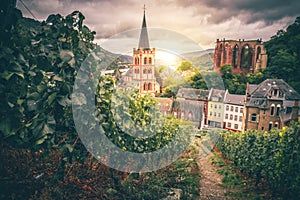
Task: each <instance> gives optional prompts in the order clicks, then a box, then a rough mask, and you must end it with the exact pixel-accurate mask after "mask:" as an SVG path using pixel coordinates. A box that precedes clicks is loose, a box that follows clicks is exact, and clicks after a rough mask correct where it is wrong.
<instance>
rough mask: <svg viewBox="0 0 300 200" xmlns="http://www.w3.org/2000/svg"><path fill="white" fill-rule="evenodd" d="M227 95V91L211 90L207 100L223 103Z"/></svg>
mask: <svg viewBox="0 0 300 200" xmlns="http://www.w3.org/2000/svg"><path fill="white" fill-rule="evenodd" d="M226 94H227V90H218V89H213V88H212V89H211V90H210V93H209V96H208V100H209V101H215V102H224V100H225V96H226Z"/></svg>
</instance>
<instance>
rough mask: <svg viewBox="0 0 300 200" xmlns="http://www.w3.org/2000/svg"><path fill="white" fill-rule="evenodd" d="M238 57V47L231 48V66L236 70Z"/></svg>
mask: <svg viewBox="0 0 300 200" xmlns="http://www.w3.org/2000/svg"><path fill="white" fill-rule="evenodd" d="M238 57H239V46H238V45H237V44H236V45H235V46H234V48H233V53H232V66H233V67H234V68H237V66H238Z"/></svg>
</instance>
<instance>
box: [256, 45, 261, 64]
mask: <svg viewBox="0 0 300 200" xmlns="http://www.w3.org/2000/svg"><path fill="white" fill-rule="evenodd" d="M260 54H261V48H260V47H257V49H256V61H257V60H258V59H259V55H260Z"/></svg>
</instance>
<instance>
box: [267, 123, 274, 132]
mask: <svg viewBox="0 0 300 200" xmlns="http://www.w3.org/2000/svg"><path fill="white" fill-rule="evenodd" d="M272 126H273V122H270V123H269V128H268V131H270V130H271V129H272Z"/></svg>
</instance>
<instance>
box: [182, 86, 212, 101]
mask: <svg viewBox="0 0 300 200" xmlns="http://www.w3.org/2000/svg"><path fill="white" fill-rule="evenodd" d="M208 95H209V90H202V89H194V88H180V89H179V90H178V92H177V95H176V97H177V98H184V99H191V100H204V101H206V100H207V99H208Z"/></svg>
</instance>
